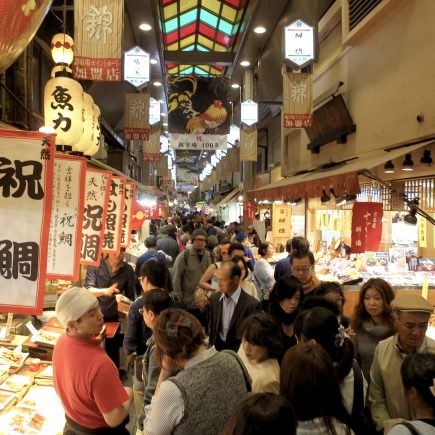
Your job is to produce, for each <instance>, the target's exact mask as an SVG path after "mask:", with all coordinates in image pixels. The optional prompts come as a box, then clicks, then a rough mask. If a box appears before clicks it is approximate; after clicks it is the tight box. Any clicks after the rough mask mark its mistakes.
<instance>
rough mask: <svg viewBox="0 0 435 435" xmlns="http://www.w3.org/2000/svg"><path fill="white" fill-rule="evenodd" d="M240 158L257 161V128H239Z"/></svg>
mask: <svg viewBox="0 0 435 435" xmlns="http://www.w3.org/2000/svg"><path fill="white" fill-rule="evenodd" d="M240 160H244V161H249V162H256V161H257V130H252V129H245V128H241V129H240Z"/></svg>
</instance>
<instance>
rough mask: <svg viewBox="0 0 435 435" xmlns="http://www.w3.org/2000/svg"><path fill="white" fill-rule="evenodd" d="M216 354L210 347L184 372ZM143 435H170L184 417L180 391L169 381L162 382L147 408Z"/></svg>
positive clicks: (185, 367) (195, 358)
mask: <svg viewBox="0 0 435 435" xmlns="http://www.w3.org/2000/svg"><path fill="white" fill-rule="evenodd" d="M216 353H217V350H216V349H215V348H214V346H212V347H211V348H210V349H207V350H206V351H205V352H202V353H200V354H199V355H196V356H194V357H192V358H190V359H189V360H188V361H187V362H186V364H185V366H184V370H186V369H188V368H189V367H193V366H195V365H197V364H199V363H202V362H204V361H206V360H208V359H209V358H211V357H212V356H213V355H215V354H216ZM146 415H147V418H146V420H145V422H144V429H143V433H144V435H170V434H171V433H172V431H173V430H174V428H175V427H176V426H177V425H178V424H179V423H180V421H181V419H182V418H183V415H184V400H183V396H182V395H181V391H180V390H179V389H178V387H177V386H176V385H175V384H174V383H173V382H171V381H167V380H166V381H163V382H162V384H161V385H160V390H159V392H158V393H157V394H156V395H155V396H153V398H152V400H151V404H150V405H149V406H148V408H147V412H146Z"/></svg>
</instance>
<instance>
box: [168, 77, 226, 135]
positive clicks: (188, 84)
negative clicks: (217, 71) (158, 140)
mask: <svg viewBox="0 0 435 435" xmlns="http://www.w3.org/2000/svg"><path fill="white" fill-rule="evenodd" d="M168 95H169V101H168V123H169V129H168V131H169V133H181V134H219V135H221V134H225V135H227V134H228V133H229V132H230V121H231V110H232V109H231V102H230V101H231V100H230V96H231V87H230V82H229V80H228V79H227V78H226V77H200V76H196V75H183V76H170V77H169V79H168Z"/></svg>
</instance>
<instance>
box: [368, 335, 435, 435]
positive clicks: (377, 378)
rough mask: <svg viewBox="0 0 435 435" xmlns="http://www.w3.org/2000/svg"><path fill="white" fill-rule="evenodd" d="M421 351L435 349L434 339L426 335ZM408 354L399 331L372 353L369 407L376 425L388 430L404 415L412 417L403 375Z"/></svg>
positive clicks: (433, 350)
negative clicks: (405, 351) (401, 368)
mask: <svg viewBox="0 0 435 435" xmlns="http://www.w3.org/2000/svg"><path fill="white" fill-rule="evenodd" d="M418 352H432V353H435V341H434V340H432V339H430V338H428V337H426V338H425V339H424V342H423V344H422V345H421V346H420V348H419V349H418ZM405 357H406V354H405V353H404V352H403V351H402V350H401V347H400V344H399V342H398V337H397V334H396V335H393V336H392V337H389V338H387V339H385V340H382V341H380V342H379V344H378V345H377V347H376V350H375V355H374V357H373V363H372V367H371V370H370V378H371V383H370V388H369V403H370V410H371V413H372V417H373V420H374V422H375V423H376V427H377V429H378V430H381V429H384V430H385V433H387V432H388V430H389V429H390V428H391V427H392V426H394V425H395V424H397V423H399V422H400V421H402V420H403V419H407V420H409V419H410V418H411V415H410V413H409V409H408V405H407V403H406V399H405V391H404V388H403V385H402V378H401V376H400V367H401V365H402V361H403V359H404V358H405Z"/></svg>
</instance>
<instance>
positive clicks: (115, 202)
mask: <svg viewBox="0 0 435 435" xmlns="http://www.w3.org/2000/svg"><path fill="white" fill-rule="evenodd" d="M125 183H126V179H125V177H115V176H113V177H112V180H111V182H110V193H109V203H108V206H107V217H106V229H105V231H104V237H103V249H102V252H106V253H108V254H118V253H119V251H120V249H121V232H122V215H123V212H124V195H125V193H124V191H125Z"/></svg>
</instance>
